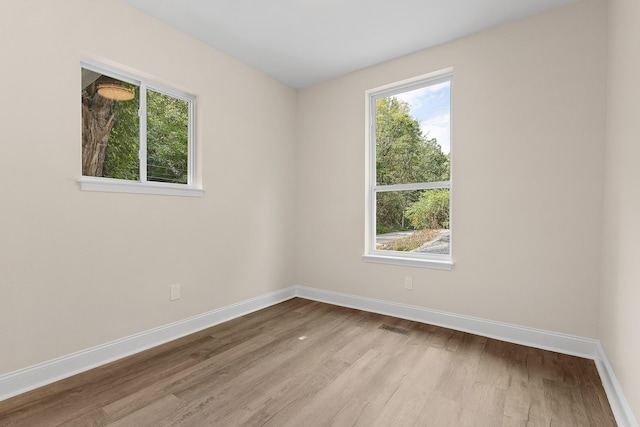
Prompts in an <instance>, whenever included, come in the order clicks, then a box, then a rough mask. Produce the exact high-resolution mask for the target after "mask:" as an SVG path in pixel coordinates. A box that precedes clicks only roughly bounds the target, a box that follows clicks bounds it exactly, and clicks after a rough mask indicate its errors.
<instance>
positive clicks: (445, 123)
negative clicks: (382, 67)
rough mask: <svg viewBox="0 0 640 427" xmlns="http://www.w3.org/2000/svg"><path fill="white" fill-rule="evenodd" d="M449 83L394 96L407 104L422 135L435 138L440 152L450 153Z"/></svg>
mask: <svg viewBox="0 0 640 427" xmlns="http://www.w3.org/2000/svg"><path fill="white" fill-rule="evenodd" d="M450 92H451V83H450V82H444V83H439V84H437V85H433V86H427V87H424V88H420V89H416V90H412V91H410V92H404V93H401V94H399V95H395V97H396V98H398V99H401V100H403V101H405V102H407V103H408V104H409V109H410V111H411V115H412V116H413V117H414V118H415V119H416V120H418V122H419V123H420V128H421V129H422V133H424V134H425V135H427V136H428V137H429V138H436V140H437V141H438V144H440V147H442V151H443V152H444V153H449V152H450V151H451V135H450V132H451V131H450V130H451V103H450Z"/></svg>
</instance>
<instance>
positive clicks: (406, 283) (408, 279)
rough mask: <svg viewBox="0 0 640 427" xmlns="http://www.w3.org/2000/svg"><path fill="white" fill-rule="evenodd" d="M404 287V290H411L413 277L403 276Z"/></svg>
mask: <svg viewBox="0 0 640 427" xmlns="http://www.w3.org/2000/svg"><path fill="white" fill-rule="evenodd" d="M404 288H405V289H406V290H409V291H410V290H413V277H411V276H404Z"/></svg>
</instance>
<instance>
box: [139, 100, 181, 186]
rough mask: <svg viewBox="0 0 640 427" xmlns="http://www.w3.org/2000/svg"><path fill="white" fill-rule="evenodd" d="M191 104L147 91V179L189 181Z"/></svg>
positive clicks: (173, 181)
mask: <svg viewBox="0 0 640 427" xmlns="http://www.w3.org/2000/svg"><path fill="white" fill-rule="evenodd" d="M188 153H189V103H188V102H187V101H183V100H182V99H177V98H174V97H172V96H169V95H165V94H163V93H159V92H154V91H152V90H147V180H148V181H156V182H171V183H177V184H187V179H188V176H189V171H188V163H189V162H188V158H189V155H188Z"/></svg>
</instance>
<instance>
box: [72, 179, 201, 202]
mask: <svg viewBox="0 0 640 427" xmlns="http://www.w3.org/2000/svg"><path fill="white" fill-rule="evenodd" d="M79 184H80V189H81V190H83V191H105V192H109V193H134V194H156V195H164V196H184V197H202V196H203V195H204V190H202V189H201V188H195V187H189V186H187V185H182V184H163V183H151V182H145V183H142V182H139V181H125V180H121V179H111V178H95V177H89V176H83V177H82V178H80V180H79Z"/></svg>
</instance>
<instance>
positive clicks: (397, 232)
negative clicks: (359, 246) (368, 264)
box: [376, 188, 450, 255]
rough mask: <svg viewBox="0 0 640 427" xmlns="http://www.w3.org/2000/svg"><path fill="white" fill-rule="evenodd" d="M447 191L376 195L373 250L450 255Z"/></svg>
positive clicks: (382, 193)
mask: <svg viewBox="0 0 640 427" xmlns="http://www.w3.org/2000/svg"><path fill="white" fill-rule="evenodd" d="M449 235H450V232H449V190H448V189H444V188H441V189H436V190H420V191H385V192H378V193H377V194H376V249H377V250H382V251H402V252H419V253H429V254H444V255H449V254H450V245H449V242H450V239H449Z"/></svg>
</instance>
